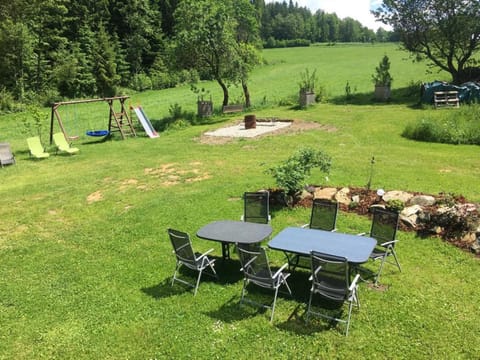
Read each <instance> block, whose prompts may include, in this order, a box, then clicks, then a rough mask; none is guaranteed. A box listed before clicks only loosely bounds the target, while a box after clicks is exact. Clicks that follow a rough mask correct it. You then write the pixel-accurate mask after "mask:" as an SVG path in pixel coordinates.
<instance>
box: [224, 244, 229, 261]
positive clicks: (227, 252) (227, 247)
mask: <svg viewBox="0 0 480 360" xmlns="http://www.w3.org/2000/svg"><path fill="white" fill-rule="evenodd" d="M222 257H223V260H227V259H230V244H229V243H228V242H222Z"/></svg>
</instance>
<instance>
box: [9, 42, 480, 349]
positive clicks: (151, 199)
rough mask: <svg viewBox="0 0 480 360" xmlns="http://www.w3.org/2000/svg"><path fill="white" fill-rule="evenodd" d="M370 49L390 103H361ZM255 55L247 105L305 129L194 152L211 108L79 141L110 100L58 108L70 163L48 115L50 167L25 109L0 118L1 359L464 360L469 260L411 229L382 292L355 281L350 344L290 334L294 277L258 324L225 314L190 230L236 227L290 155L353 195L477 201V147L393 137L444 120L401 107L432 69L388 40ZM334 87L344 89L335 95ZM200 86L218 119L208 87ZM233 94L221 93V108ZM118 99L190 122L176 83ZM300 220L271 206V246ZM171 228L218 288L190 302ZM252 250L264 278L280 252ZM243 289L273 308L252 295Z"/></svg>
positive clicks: (303, 218) (229, 288)
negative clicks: (313, 91)
mask: <svg viewBox="0 0 480 360" xmlns="http://www.w3.org/2000/svg"><path fill="white" fill-rule="evenodd" d="M384 54H388V55H389V57H390V61H391V63H392V76H393V78H394V83H393V94H394V98H393V99H392V101H391V102H390V103H386V104H383V103H375V102H374V101H373V100H372V97H373V94H372V91H373V84H372V83H371V81H370V78H371V74H372V73H373V71H374V68H375V66H376V65H378V62H379V61H380V60H381V57H382V56H383V55H384ZM264 58H265V64H264V65H262V66H261V67H259V68H258V69H256V70H255V71H254V73H253V74H252V76H251V79H250V90H251V92H252V97H253V103H254V108H253V109H251V111H252V112H254V113H255V114H256V115H257V116H258V117H272V116H275V117H279V118H282V119H296V120H301V121H304V122H307V123H308V122H313V123H317V124H320V125H321V126H320V127H318V128H316V129H312V130H308V131H307V130H305V131H298V132H287V133H284V134H281V135H271V136H265V137H261V138H255V139H233V140H231V141H229V142H226V143H221V144H209V143H205V142H204V141H203V133H204V132H206V131H208V130H213V129H216V128H219V127H223V126H226V125H227V124H231V123H232V122H235V121H239V120H240V119H242V118H243V115H244V114H232V115H229V116H221V115H216V116H214V117H213V118H211V119H208V120H206V121H203V122H198V123H196V124H195V125H193V126H181V125H180V123H177V124H176V125H175V126H171V127H170V130H168V131H165V132H162V133H161V134H160V137H159V138H157V139H149V138H147V137H146V136H145V134H144V133H143V132H142V131H141V129H139V132H138V135H139V136H138V137H136V138H129V139H127V140H124V141H122V140H119V138H118V136H116V137H114V139H113V140H111V141H105V142H98V141H97V140H98V139H95V138H89V137H87V136H84V135H83V134H84V131H86V130H91V129H92V127H96V129H97V130H99V129H101V128H105V126H107V123H108V106H107V104H105V103H102V102H100V103H92V104H85V105H78V106H74V107H71V108H69V110H68V111H65V113H62V114H63V115H64V119H65V125H66V127H67V128H68V131H69V132H70V133H73V134H78V135H80V139H79V140H78V141H76V142H75V146H77V147H79V148H80V152H79V154H78V155H74V156H65V155H55V151H54V149H53V147H51V146H50V145H48V131H49V121H50V117H49V116H50V113H49V109H48V108H46V109H44V113H45V114H44V117H43V118H44V123H43V125H42V139H43V141H44V143H45V145H47V149H48V151H50V153H51V156H50V158H48V159H45V160H40V161H36V160H33V159H31V158H30V157H29V154H28V150H27V145H26V141H25V139H26V137H28V136H29V135H28V134H26V133H24V132H22V129H23V126H22V119H23V117H24V116H25V114H9V115H3V116H1V117H0V141H1V142H9V143H10V144H11V146H12V149H13V150H14V152H15V155H16V160H17V164H16V165H14V166H8V167H5V168H2V169H0V196H1V199H2V206H1V207H0V216H1V219H2V221H1V222H0V324H1V326H0V358H2V359H17V358H18V359H26V358H35V359H36V358H48V359H51V358H57V359H71V358H76V359H77V358H81V359H91V358H102V359H110V358H111V359H114V358H115V359H116V358H128V359H155V358H156V359H171V358H200V359H207V358H208V359H212V358H214V359H224V358H239V359H272V358H275V359H292V358H310V359H319V358H320V359H321V358H325V359H329V358H373V359H385V358H391V359H431V358H439V359H452V358H458V359H473V358H478V354H479V353H480V344H479V343H478V335H477V334H478V328H479V327H478V320H479V315H478V314H479V305H478V299H479V298H480V289H479V287H478V273H479V262H478V258H476V257H475V256H473V255H472V254H470V253H468V252H465V251H462V250H459V249H458V248H456V247H454V246H452V245H450V244H448V243H446V242H444V241H442V240H441V239H438V238H434V237H431V238H420V237H417V236H416V235H415V233H413V232H412V233H406V232H400V233H399V234H398V238H399V240H400V241H399V243H398V247H397V253H398V255H399V258H400V262H401V265H402V269H403V271H402V272H398V271H397V270H396V269H395V268H394V267H392V266H389V267H386V268H385V269H384V270H385V271H384V274H383V275H382V278H381V282H382V285H384V287H382V290H384V291H379V290H378V289H373V288H371V287H369V286H368V284H366V283H362V284H360V289H359V296H360V301H361V308H360V309H359V310H354V313H353V317H352V324H351V327H350V334H349V336H348V338H345V337H344V336H343V334H342V330H343V328H342V327H341V326H338V327H333V328H332V327H329V326H326V323H325V322H322V321H313V322H312V323H311V324H309V325H306V324H305V321H304V320H305V316H304V312H305V309H306V301H308V291H309V281H308V272H305V271H298V272H296V273H295V274H293V275H292V276H291V277H290V278H289V283H290V285H291V287H292V290H293V293H294V295H293V297H292V298H290V297H289V296H286V295H281V296H280V299H279V301H278V303H277V309H276V311H275V319H274V321H273V323H272V324H271V323H270V322H269V319H270V311H269V310H267V311H259V310H258V309H257V308H255V307H251V306H240V305H239V299H240V292H241V288H242V274H241V272H240V271H239V269H240V266H239V263H238V259H237V256H236V255H233V259H232V260H231V261H228V262H223V261H222V260H221V248H220V246H219V244H216V243H211V242H208V241H205V240H201V239H198V238H196V237H195V233H196V231H197V230H198V229H199V228H200V227H202V226H203V225H205V224H207V223H209V222H211V221H214V220H219V219H234V220H236V219H240V216H241V214H242V206H243V202H242V199H241V196H242V194H243V192H244V191H255V190H257V189H262V188H270V187H275V186H276V184H275V183H274V181H273V179H272V177H271V176H270V175H269V174H267V173H266V172H265V170H266V169H267V168H268V167H270V166H274V165H277V164H279V163H280V162H281V161H282V160H284V159H286V158H288V157H289V156H290V155H291V154H292V153H293V152H295V151H296V150H297V149H299V148H302V147H306V146H308V147H313V148H316V149H322V150H324V151H326V152H327V153H329V154H330V155H331V156H332V159H333V161H332V171H331V173H330V174H329V175H328V179H326V178H325V174H321V173H319V172H314V173H313V174H312V176H311V178H310V179H309V183H311V184H317V185H328V186H362V187H364V186H366V184H367V182H368V181H369V180H370V176H371V184H372V187H373V188H383V189H385V190H406V191H412V192H415V191H420V192H424V193H430V194H438V193H440V192H444V193H448V194H455V195H458V194H462V195H464V196H465V197H466V198H467V199H468V200H470V201H472V202H475V203H478V202H479V201H480V195H479V191H478V190H479V187H478V185H477V182H478V178H479V175H480V159H479V156H478V146H454V145H444V144H431V143H422V142H414V141H411V140H408V139H405V138H403V137H401V133H402V131H403V129H404V128H405V126H406V124H407V123H409V122H411V121H420V119H421V118H422V117H424V116H427V115H428V116H430V117H435V116H440V115H437V114H441V113H442V112H443V111H455V110H434V109H432V108H430V107H428V106H416V103H417V102H418V93H416V92H415V91H414V90H415V87H413V86H411V85H412V84H413V83H418V82H421V81H431V80H434V79H435V78H439V79H440V78H441V79H446V80H448V77H447V76H446V75H445V74H443V75H442V74H428V75H427V74H426V73H425V70H426V67H425V65H424V64H415V63H412V62H411V60H410V59H409V58H408V54H406V53H404V52H402V51H400V50H399V49H398V48H397V46H396V45H393V44H387V45H371V44H369V45H358V44H349V45H336V46H324V45H322V46H312V47H310V48H301V49H274V50H266V51H264ZM305 68H309V69H317V74H318V76H319V84H320V85H321V86H323V87H324V89H325V92H326V94H327V99H328V100H327V101H326V102H324V103H321V104H316V105H314V106H312V107H310V108H309V109H307V110H299V109H298V108H297V107H296V106H295V105H296V104H294V103H293V102H294V101H295V99H296V96H297V95H296V94H297V91H298V86H297V82H298V81H299V73H300V72H301V71H303V70H304V69H305ZM347 81H348V82H349V84H350V86H351V87H352V89H355V90H354V94H353V98H352V99H350V100H348V101H347V100H346V99H345V98H344V96H345V90H344V88H345V84H346V82H347ZM204 85H205V86H206V87H207V88H210V89H211V93H212V98H213V100H214V104H215V107H216V108H217V109H218V108H219V106H220V103H221V100H222V97H221V93H220V92H219V89H218V86H216V84H214V83H205V84H204ZM417 90H418V88H417ZM239 94H240V92H239V89H236V88H232V99H235V98H236V97H238V96H239ZM129 95H130V97H131V101H130V104H131V105H138V104H141V105H142V106H143V108H144V110H145V112H146V114H147V115H148V116H149V118H150V119H151V120H152V122H153V123H154V124H160V123H162V122H163V121H164V120H165V119H166V118H168V117H170V116H171V114H170V111H169V109H171V107H172V106H173V105H174V104H177V105H178V106H180V107H181V109H182V111H183V112H186V113H187V115H188V113H192V112H194V111H195V100H196V95H195V94H193V93H192V92H191V91H190V90H189V86H188V85H186V86H184V87H178V88H175V89H169V90H163V91H148V92H144V93H132V94H129ZM279 104H283V105H279ZM187 117H188V116H187ZM182 123H184V124H185V123H187V121H182ZM57 130H58V128H56V131H57ZM372 157H374V158H375V164H374V165H373V167H372V166H371V158H372ZM308 217H309V209H303V208H295V209H287V208H274V209H273V210H272V223H271V224H272V227H273V230H274V235H275V234H276V233H278V232H279V231H281V230H282V229H283V228H285V227H286V226H300V225H302V224H304V223H306V222H308ZM369 225H370V220H369V219H368V218H366V217H365V218H364V217H359V216H356V215H353V214H347V213H344V212H341V213H340V214H339V219H338V226H337V227H338V231H344V232H348V233H354V234H355V233H359V232H365V231H368V229H369ZM170 227H171V228H175V229H179V230H183V231H187V232H189V233H190V234H191V236H192V241H193V245H194V248H195V250H197V251H199V252H203V251H206V250H208V249H209V248H212V247H213V248H214V252H213V256H214V257H215V258H216V259H217V261H216V268H217V271H218V273H219V280H217V281H214V280H211V279H209V278H208V277H205V279H204V281H202V283H201V284H200V288H199V290H198V294H197V296H196V297H193V294H192V291H191V290H190V289H187V288H185V287H183V286H181V285H175V286H173V287H171V286H170V281H171V276H172V275H173V271H174V267H175V259H174V256H173V254H172V248H171V245H170V243H169V240H168V238H167V233H166V230H167V228H170ZM265 245H266V243H265ZM268 255H269V257H270V260H271V263H272V265H273V266H274V267H279V266H281V265H282V264H283V262H284V261H285V257H284V255H283V254H282V253H279V252H275V251H269V252H268ZM376 265H378V264H368V265H367V266H368V267H370V268H372V269H374V268H375V266H376ZM182 275H183V276H187V277H190V278H191V279H193V278H194V275H192V274H190V273H189V272H184V273H182ZM250 294H251V296H253V297H256V298H257V299H259V300H263V301H269V300H271V298H272V297H271V294H270V293H269V292H262V291H257V289H255V288H251V292H250ZM327 325H328V324H327Z"/></svg>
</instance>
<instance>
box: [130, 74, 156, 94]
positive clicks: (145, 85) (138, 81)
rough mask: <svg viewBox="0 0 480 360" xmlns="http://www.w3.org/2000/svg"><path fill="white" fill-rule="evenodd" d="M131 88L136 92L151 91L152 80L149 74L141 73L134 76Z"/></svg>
mask: <svg viewBox="0 0 480 360" xmlns="http://www.w3.org/2000/svg"><path fill="white" fill-rule="evenodd" d="M130 87H131V88H132V89H134V90H136V91H145V90H151V89H152V80H151V79H150V77H149V76H148V75H147V74H145V73H143V72H141V73H138V74H135V75H134V76H133V79H132V82H131V83H130Z"/></svg>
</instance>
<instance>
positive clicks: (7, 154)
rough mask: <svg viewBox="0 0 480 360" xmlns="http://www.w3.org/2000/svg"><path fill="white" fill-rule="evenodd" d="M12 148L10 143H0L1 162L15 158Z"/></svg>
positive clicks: (7, 161)
mask: <svg viewBox="0 0 480 360" xmlns="http://www.w3.org/2000/svg"><path fill="white" fill-rule="evenodd" d="M13 158H14V157H13V154H12V149H11V148H10V144H9V143H0V163H2V164H3V163H6V164H7V163H9V162H10V161H11V160H13Z"/></svg>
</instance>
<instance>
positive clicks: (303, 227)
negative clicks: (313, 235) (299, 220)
mask: <svg viewBox="0 0 480 360" xmlns="http://www.w3.org/2000/svg"><path fill="white" fill-rule="evenodd" d="M308 225H310V224H303V225H302V226H301V228H302V229H305V228H307V227H308Z"/></svg>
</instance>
